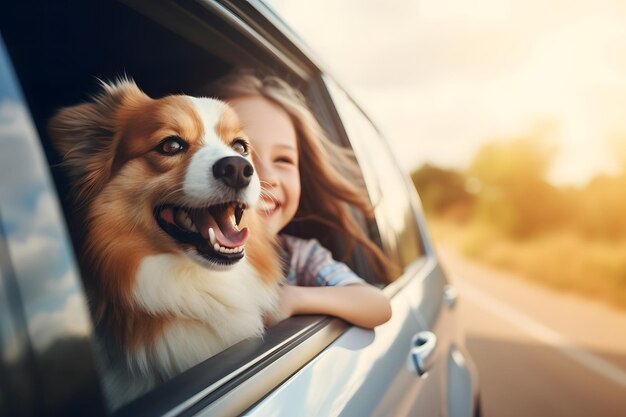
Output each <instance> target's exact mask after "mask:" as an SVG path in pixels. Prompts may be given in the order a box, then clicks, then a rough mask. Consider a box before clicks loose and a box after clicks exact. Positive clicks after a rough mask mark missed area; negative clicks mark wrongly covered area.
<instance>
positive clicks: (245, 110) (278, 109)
mask: <svg viewBox="0 0 626 417" xmlns="http://www.w3.org/2000/svg"><path fill="white" fill-rule="evenodd" d="M215 90H216V91H215V92H216V93H217V95H218V96H219V97H220V98H221V99H223V100H225V101H227V102H228V103H229V104H230V105H231V106H232V107H233V108H234V109H235V111H236V112H237V114H238V116H239V118H240V119H241V121H242V124H243V127H244V130H245V131H246V134H247V135H248V137H249V138H250V141H251V145H252V152H253V153H252V157H253V160H254V164H255V169H256V170H257V172H258V174H259V177H260V179H261V185H262V188H263V192H262V197H261V203H260V204H259V212H260V214H261V215H262V216H263V217H264V218H265V219H266V221H267V224H268V226H269V228H270V230H271V232H272V233H275V234H277V235H278V236H279V241H280V243H281V247H282V250H283V255H284V257H285V261H286V264H287V265H288V267H289V271H288V273H287V281H288V283H289V284H294V285H285V286H283V287H282V288H281V294H280V300H279V314H278V317H274V318H272V319H268V321H269V322H270V323H268V324H273V322H276V321H279V320H282V319H284V318H287V317H290V316H292V315H296V314H327V315H332V316H336V317H339V318H342V319H344V320H346V321H348V322H350V323H352V324H355V325H357V326H361V327H365V328H373V327H375V326H377V325H379V324H382V323H384V322H386V321H387V320H389V318H390V317H391V307H390V304H389V300H388V299H387V298H386V297H385V295H384V294H383V293H382V292H381V291H380V290H379V289H377V288H376V287H374V286H371V285H369V284H367V283H366V282H365V281H364V280H363V279H361V278H360V277H358V276H357V275H356V274H355V273H354V272H352V271H351V270H350V269H349V268H348V267H347V266H346V265H345V264H343V263H341V262H338V261H335V260H334V259H333V258H332V255H331V253H330V251H328V250H327V249H326V248H324V247H323V246H321V245H320V243H319V242H318V241H317V240H314V239H311V240H305V239H300V238H296V237H293V236H290V235H288V234H286V233H284V232H285V228H286V227H287V226H288V225H289V224H290V223H292V220H294V222H293V224H292V225H291V226H290V227H291V228H293V227H297V222H298V221H302V220H308V221H313V222H314V223H316V224H317V225H318V226H319V227H317V229H318V230H319V229H320V228H324V226H326V228H328V227H331V228H334V229H337V230H338V231H340V232H341V234H342V236H343V237H344V238H345V239H346V241H347V242H348V243H349V244H350V243H351V242H352V241H354V240H356V241H358V242H359V243H361V244H362V246H363V248H364V250H365V251H366V254H367V255H368V258H369V259H370V261H371V263H372V264H373V266H374V268H375V269H376V270H377V271H378V272H379V273H383V274H384V273H385V271H386V270H389V269H388V268H386V267H387V266H388V261H387V260H386V258H385V257H384V255H383V253H382V252H381V251H380V249H379V248H378V247H377V246H376V245H375V244H374V243H373V242H371V241H370V240H369V239H368V238H367V236H366V235H365V234H364V233H363V232H362V230H361V228H360V227H359V225H358V223H357V222H356V221H355V219H354V218H353V217H352V215H351V213H350V207H349V206H350V205H351V206H354V207H356V208H358V209H359V210H360V211H361V212H362V213H363V214H365V215H371V206H370V204H369V201H368V200H367V199H366V198H365V197H364V195H365V194H364V192H363V191H362V190H360V189H358V188H357V187H355V186H353V185H352V184H351V183H350V182H349V180H347V179H346V178H345V177H346V172H347V173H350V172H356V171H355V170H356V169H357V167H356V165H355V162H354V160H353V159H351V158H350V156H349V153H348V152H347V151H346V150H345V149H344V148H340V147H338V146H336V145H334V144H332V143H331V142H330V140H328V139H327V138H326V136H325V135H324V133H323V130H322V128H321V127H320V125H319V124H318V123H317V121H316V119H315V117H314V116H313V115H312V113H311V112H310V111H309V109H308V108H307V106H306V104H305V101H304V97H303V96H302V95H301V94H300V93H299V92H298V91H297V90H295V89H294V88H292V87H291V86H289V85H288V84H287V83H286V82H284V81H282V80H280V79H278V78H276V77H271V76H268V77H264V78H258V77H256V76H254V75H252V74H250V73H233V74H231V75H228V76H226V77H224V78H222V79H220V80H218V81H217V82H216V84H215ZM331 159H332V160H333V161H332V162H330V160H331ZM337 167H342V168H343V169H342V173H340V172H339V171H338V170H337ZM344 171H346V172H344ZM301 191H303V192H301ZM281 231H282V232H283V233H281V234H279V233H280V232H281ZM385 278H386V277H385Z"/></svg>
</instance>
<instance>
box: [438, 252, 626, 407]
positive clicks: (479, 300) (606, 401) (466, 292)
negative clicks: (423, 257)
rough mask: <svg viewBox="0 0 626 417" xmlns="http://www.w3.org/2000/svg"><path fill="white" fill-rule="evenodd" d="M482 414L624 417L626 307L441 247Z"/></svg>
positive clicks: (625, 394) (625, 396)
mask: <svg viewBox="0 0 626 417" xmlns="http://www.w3.org/2000/svg"><path fill="white" fill-rule="evenodd" d="M438 253H439V256H440V258H441V262H442V265H443V266H444V268H445V269H446V271H447V272H448V274H449V276H450V278H451V280H452V282H453V283H454V284H455V285H456V286H457V288H458V290H459V293H460V297H459V304H458V308H459V310H460V311H459V312H460V320H461V324H462V326H463V327H464V328H465V333H466V340H467V348H468V349H469V351H470V354H471V355H472V358H473V359H474V362H475V363H476V365H477V367H478V371H479V377H480V385H481V396H482V406H483V416H484V417H518V416H519V417H522V416H523V417H528V416H532V417H544V416H545V417H560V416H567V417H578V416H581V417H582V416H585V417H590V416H592V417H612V416H615V417H617V416H620V417H624V416H626V313H625V312H622V311H618V310H616V309H613V308H610V307H608V306H605V305H603V304H601V303H598V302H593V301H589V300H587V299H583V298H581V297H577V296H574V295H568V294H564V293H560V292H557V291H554V290H550V289H547V288H544V287H542V286H539V285H537V284H534V283H531V282H529V281H525V280H523V279H522V278H521V277H519V276H515V275H513V274H506V273H502V272H500V271H496V270H494V269H492V268H488V267H485V266H483V265H480V264H477V263H473V262H470V261H468V260H466V259H464V258H462V257H460V256H459V255H458V254H457V253H456V252H454V251H453V250H450V249H449V248H446V247H439V248H438Z"/></svg>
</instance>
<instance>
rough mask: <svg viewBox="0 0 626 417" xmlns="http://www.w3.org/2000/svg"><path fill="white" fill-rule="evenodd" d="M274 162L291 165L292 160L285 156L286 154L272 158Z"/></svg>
mask: <svg viewBox="0 0 626 417" xmlns="http://www.w3.org/2000/svg"><path fill="white" fill-rule="evenodd" d="M274 162H277V163H280V164H290V165H293V160H292V159H291V158H288V157H286V156H281V157H278V158H276V159H274Z"/></svg>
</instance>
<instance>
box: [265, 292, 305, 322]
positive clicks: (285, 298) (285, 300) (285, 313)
mask: <svg viewBox="0 0 626 417" xmlns="http://www.w3.org/2000/svg"><path fill="white" fill-rule="evenodd" d="M299 292H300V287H296V286H293V285H282V286H281V287H280V288H279V289H278V302H277V305H276V309H275V310H274V312H273V314H270V315H268V316H265V318H264V319H263V322H264V323H265V327H270V326H273V325H275V324H277V323H278V322H281V321H283V320H285V319H288V318H289V317H291V316H293V315H294V313H295V311H296V306H297V304H298V295H299Z"/></svg>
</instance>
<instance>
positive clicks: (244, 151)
mask: <svg viewBox="0 0 626 417" xmlns="http://www.w3.org/2000/svg"><path fill="white" fill-rule="evenodd" d="M230 146H231V147H232V148H233V150H234V151H235V152H237V153H238V154H239V155H241V156H248V142H246V141H245V140H243V139H239V138H237V139H235V140H234V141H233V142H232V143H231V145H230Z"/></svg>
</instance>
